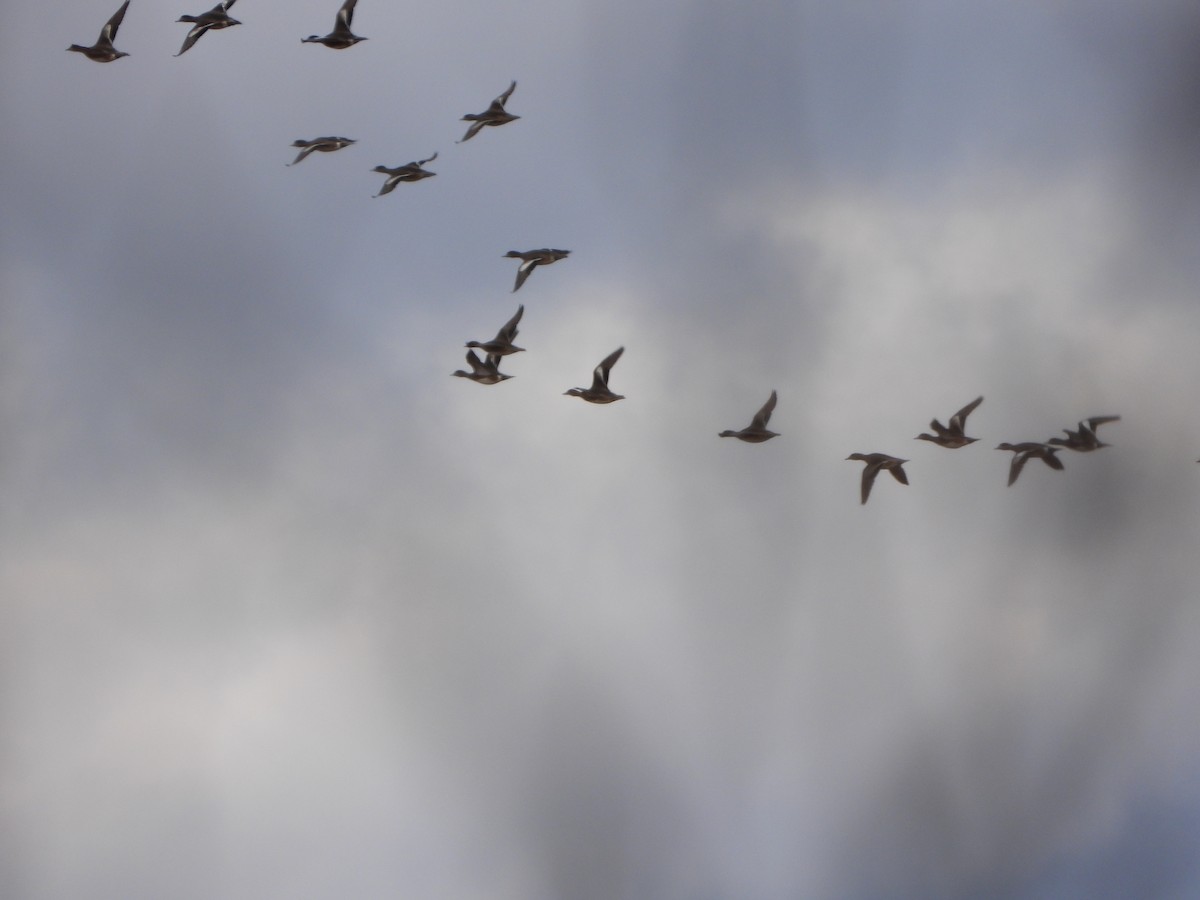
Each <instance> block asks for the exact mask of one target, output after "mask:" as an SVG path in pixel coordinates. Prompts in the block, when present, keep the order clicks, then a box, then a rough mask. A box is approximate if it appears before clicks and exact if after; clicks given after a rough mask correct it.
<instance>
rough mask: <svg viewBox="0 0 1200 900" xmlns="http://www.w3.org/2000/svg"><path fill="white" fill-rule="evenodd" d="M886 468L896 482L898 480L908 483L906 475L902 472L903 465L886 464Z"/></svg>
mask: <svg viewBox="0 0 1200 900" xmlns="http://www.w3.org/2000/svg"><path fill="white" fill-rule="evenodd" d="M887 470H888V471H889V472H891V473H892V477H893V478H895V479H896V480H897V481H898V482H900V483H901V484H908V476H907V475H906V474H904V467H903V466H901V465H898V464H897V465H894V466H888V467H887Z"/></svg>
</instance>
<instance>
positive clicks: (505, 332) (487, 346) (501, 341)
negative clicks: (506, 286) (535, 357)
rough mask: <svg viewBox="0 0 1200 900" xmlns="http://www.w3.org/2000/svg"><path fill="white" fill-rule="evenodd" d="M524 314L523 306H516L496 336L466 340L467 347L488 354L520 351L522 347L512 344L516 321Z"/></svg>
mask: <svg viewBox="0 0 1200 900" xmlns="http://www.w3.org/2000/svg"><path fill="white" fill-rule="evenodd" d="M524 314H525V307H524V306H518V307H517V313H516V315H514V316H513V317H512V318H511V319H509V320H508V321H507V322H505V323H504V327H502V328H501V329H500V330H499V331H497V332H496V336H495V337H494V338H492V340H490V341H467V346H468V347H473V348H475V349H476V350H482V351H483V352H484V353H486V354H487V355H488V356H489V357H490V356H496V357H500V356H508V355H509V354H510V353H522V352H524V350H525V348H524V347H518V346H516V345H515V344H513V341H514V340H515V339H516V337H517V323H518V322H520V321H521V316H522V315H524Z"/></svg>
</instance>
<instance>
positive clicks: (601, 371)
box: [564, 347, 625, 403]
mask: <svg viewBox="0 0 1200 900" xmlns="http://www.w3.org/2000/svg"><path fill="white" fill-rule="evenodd" d="M624 352H625V348H624V347H618V348H617V349H616V350H614V351H613V352H612V353H610V354H608V356H606V357H604V359H603V360H601V362H600V365H598V366H596V368H595V370H594V371H593V372H592V386H591V387H590V388H571V389H570V390H569V391H564V396H567V397H582V398H583V399H584V400H586V401H587V402H588V403H612V402H613V401H614V400H624V399H625V398H624V397H623V396H622V395H621V394H614V393H613V392H612V391H610V390H609V389H608V373H609V371H610V370H611V369H612V367H613V366H614V365H615V364H616V362H617V360H618V359H620V358H621V354H622V353H624Z"/></svg>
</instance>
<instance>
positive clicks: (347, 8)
mask: <svg viewBox="0 0 1200 900" xmlns="http://www.w3.org/2000/svg"><path fill="white" fill-rule="evenodd" d="M357 2H358V0H346V2H345V3H343V4H342V8H341V9H339V10H338V13H337V19H336V21H335V22H334V24H333V31H331V32H329V34H327V35H325V37H318V36H317V35H315V34H310V35H309V36H308V37H306V38H303V39H301V41H300V43H302V44H324V45H325V46H326V47H329V48H330V49H331V50H345V49H346V48H347V47H353V46H354V45H355V44H357V43H358V42H359V41H365V40H366V38H365V37H359V36H358V35H356V34H355V33H354V32H352V31H351V30H350V23H351V21H353V19H354V4H355V3H357Z"/></svg>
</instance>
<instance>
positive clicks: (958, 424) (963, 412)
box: [950, 397, 983, 431]
mask: <svg viewBox="0 0 1200 900" xmlns="http://www.w3.org/2000/svg"><path fill="white" fill-rule="evenodd" d="M982 402H983V397H976V398H975V399H974V400H972V401H971V402H970V403H968V404H967V405H966V406H964V407H963V408H962V409H960V410H959V411H958V412H956V413H955V414H954V415H952V416H951V417H950V427H951V428H952V429H958V430H959V431H962V430H963V429H964V428H966V426H967V416H969V415H970V414H971V413H972V412H974V410H975V407H977V406H978V405H979V404H980V403H982Z"/></svg>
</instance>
